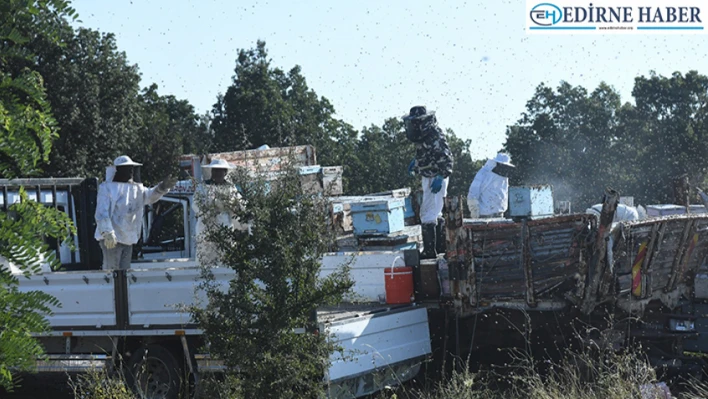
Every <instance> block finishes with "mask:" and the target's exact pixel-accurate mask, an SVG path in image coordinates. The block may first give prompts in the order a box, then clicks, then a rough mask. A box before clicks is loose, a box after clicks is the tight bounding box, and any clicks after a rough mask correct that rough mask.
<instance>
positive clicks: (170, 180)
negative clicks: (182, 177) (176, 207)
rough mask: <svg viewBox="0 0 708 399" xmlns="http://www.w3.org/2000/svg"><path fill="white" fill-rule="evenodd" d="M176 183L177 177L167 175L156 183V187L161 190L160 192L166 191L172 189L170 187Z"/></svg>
mask: <svg viewBox="0 0 708 399" xmlns="http://www.w3.org/2000/svg"><path fill="white" fill-rule="evenodd" d="M175 184H177V178H176V177H172V176H167V177H166V178H164V179H163V180H162V181H161V182H160V184H159V185H158V187H157V189H158V190H160V191H162V192H167V191H170V190H172V188H173V187H174V186H175Z"/></svg>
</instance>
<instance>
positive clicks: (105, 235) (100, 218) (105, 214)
mask: <svg viewBox="0 0 708 399" xmlns="http://www.w3.org/2000/svg"><path fill="white" fill-rule="evenodd" d="M117 166H141V164H139V163H135V162H133V161H132V160H131V159H130V158H129V157H128V156H125V155H123V156H120V157H118V158H116V160H115V161H114V167H113V168H110V167H109V168H108V169H107V171H106V181H105V182H103V183H101V184H100V185H99V186H98V196H97V201H96V213H95V218H96V233H95V234H94V238H95V239H96V240H98V241H99V244H100V245H101V249H102V251H103V269H114V268H118V269H129V268H130V259H131V256H132V252H133V245H134V244H136V243H137V242H138V240H139V239H140V232H141V229H142V225H143V223H142V222H143V214H144V209H145V205H150V204H153V203H155V202H157V201H159V200H160V198H162V196H163V195H165V194H167V192H168V191H169V190H170V188H171V187H170V185H169V183H167V184H163V183H162V182H161V183H160V184H159V185H157V186H155V187H153V188H146V187H145V186H143V185H142V183H135V182H132V181H130V182H125V183H119V182H114V181H113V179H112V177H113V173H114V171H115V169H114V168H115V167H117ZM172 184H173V183H172ZM107 240H108V241H110V242H109V243H108V242H105V241H107Z"/></svg>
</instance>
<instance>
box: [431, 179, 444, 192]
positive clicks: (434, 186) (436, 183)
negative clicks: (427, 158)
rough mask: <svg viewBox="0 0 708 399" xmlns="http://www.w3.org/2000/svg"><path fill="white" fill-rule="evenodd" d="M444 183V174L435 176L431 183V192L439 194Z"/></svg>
mask: <svg viewBox="0 0 708 399" xmlns="http://www.w3.org/2000/svg"><path fill="white" fill-rule="evenodd" d="M442 183H443V178H442V176H440V175H438V176H435V179H433V182H432V183H430V192H431V193H433V194H437V193H438V192H439V191H440V189H442Z"/></svg>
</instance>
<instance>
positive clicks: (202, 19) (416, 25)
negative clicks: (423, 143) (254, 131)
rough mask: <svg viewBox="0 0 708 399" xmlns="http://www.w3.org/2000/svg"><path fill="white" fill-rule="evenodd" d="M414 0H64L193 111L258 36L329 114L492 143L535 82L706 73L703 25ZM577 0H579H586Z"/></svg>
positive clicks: (588, 82)
mask: <svg viewBox="0 0 708 399" xmlns="http://www.w3.org/2000/svg"><path fill="white" fill-rule="evenodd" d="M438 3H439V4H438V5H433V2H430V1H425V2H424V1H415V0H402V1H399V0H395V1H394V0H385V1H375V0H359V1H356V2H354V1H347V2H344V1H332V0H327V1H324V0H312V1H295V0H293V1H287V0H280V1H274V0H267V1H266V0H261V1H251V0H199V1H197V0H150V1H148V0H132V1H131V0H112V1H108V0H101V1H98V0H74V2H73V6H74V8H76V10H77V11H78V13H79V18H80V19H81V21H82V24H81V25H82V26H85V27H89V28H94V29H98V30H100V31H103V32H113V33H115V34H116V37H117V42H118V46H119V48H120V49H121V50H123V51H125V52H126V53H127V55H128V59H129V61H130V62H131V63H137V64H138V65H139V67H140V71H141V72H142V78H143V82H142V84H143V85H144V86H147V85H149V84H150V83H152V82H156V83H157V84H158V85H159V86H160V92H161V94H173V95H175V96H176V97H178V98H184V99H187V100H189V101H190V102H191V103H192V104H193V105H194V106H195V108H196V109H197V111H198V112H200V113H203V112H205V111H207V110H209V109H211V106H212V105H213V104H214V102H215V99H216V96H217V94H218V93H220V92H221V93H223V92H225V90H226V88H227V87H228V86H229V84H230V82H231V77H232V76H233V69H234V65H235V59H236V56H237V51H238V49H240V48H246V49H247V48H252V47H254V46H255V44H256V41H257V40H258V39H262V40H265V41H266V44H267V49H268V51H269V54H270V56H271V58H272V60H273V65H275V66H278V67H280V68H283V69H285V70H288V69H290V68H291V67H293V66H294V65H300V66H301V67H302V70H303V74H304V76H305V77H306V78H307V82H308V85H309V86H310V87H311V88H312V89H314V90H315V91H316V92H317V94H319V95H320V96H324V97H326V98H328V99H329V100H330V101H331V102H332V104H333V105H334V107H335V109H336V110H337V117H339V118H341V119H343V120H345V121H347V122H348V123H350V124H352V125H354V127H355V128H357V129H360V128H361V127H363V126H369V125H371V124H377V125H381V124H382V123H383V121H384V120H385V119H386V118H388V117H397V116H401V115H403V114H404V113H407V111H408V109H409V108H410V107H411V106H412V105H418V104H423V105H427V106H428V109H432V110H435V111H436V113H437V116H438V122H439V124H440V126H441V127H443V128H452V129H453V130H454V131H455V132H456V133H457V135H458V136H461V137H463V138H469V139H471V140H472V146H471V148H470V150H471V152H472V156H473V157H474V158H482V157H488V156H492V155H493V154H494V153H495V152H496V151H497V150H499V149H500V148H501V146H502V144H503V142H504V140H505V129H506V126H507V125H510V124H513V123H514V122H515V121H516V120H517V119H518V118H519V117H520V114H521V112H523V111H524V107H525V104H526V101H528V100H529V99H530V98H531V96H532V94H533V92H534V89H535V87H536V86H537V85H538V84H540V83H542V82H544V83H546V84H548V85H551V86H553V87H556V86H557V85H558V83H559V82H560V81H561V80H566V81H568V82H570V83H571V84H573V85H582V86H584V87H586V88H587V89H588V90H592V89H594V88H595V87H597V85H598V84H599V83H600V82H601V81H603V80H604V81H605V82H607V83H608V84H610V85H612V86H614V87H615V88H616V89H618V90H619V91H620V93H621V94H622V99H623V101H631V100H632V99H631V91H632V85H633V82H634V78H635V77H636V76H638V75H648V74H649V71H650V70H655V71H656V72H657V73H659V74H662V75H670V74H671V73H673V72H674V71H681V72H682V73H686V72H688V71H689V70H691V69H696V70H698V71H699V72H701V73H705V74H708V56H707V55H708V54H706V53H708V41H706V36H704V35H695V36H691V35H674V34H671V35H669V34H664V35H647V36H628V35H625V36H622V35H616V36H595V35H592V36H588V35H577V34H576V35H572V34H569V35H564V36H528V35H527V34H526V32H525V31H524V24H525V2H523V1H520V0H516V1H504V0H502V1H499V0H497V1H488V0H487V1H466V2H463V1H459V2H453V1H450V2H442V1H441V2H438ZM585 3H586V2H579V4H582V5H585Z"/></svg>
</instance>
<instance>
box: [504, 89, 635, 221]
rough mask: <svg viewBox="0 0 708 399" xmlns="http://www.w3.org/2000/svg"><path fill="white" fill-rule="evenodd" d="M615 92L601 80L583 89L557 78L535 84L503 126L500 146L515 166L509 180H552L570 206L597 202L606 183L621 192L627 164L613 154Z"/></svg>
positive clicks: (616, 150)
mask: <svg viewBox="0 0 708 399" xmlns="http://www.w3.org/2000/svg"><path fill="white" fill-rule="evenodd" d="M621 114H622V113H621V103H620V97H619V94H617V92H616V91H615V90H614V89H613V88H611V87H610V86H608V85H606V84H604V83H602V84H600V86H599V87H598V88H597V89H596V90H595V91H593V92H592V93H588V92H587V91H586V90H585V89H584V88H583V87H580V86H575V87H574V86H571V85H570V84H568V83H567V82H561V84H560V86H559V87H558V88H557V90H555V91H554V90H553V89H551V88H549V87H547V86H545V85H543V84H541V85H539V86H538V87H537V89H536V93H535V94H534V96H533V98H532V99H531V100H529V102H528V103H527V105H526V112H524V113H523V114H522V117H521V119H520V120H519V121H518V122H517V123H516V124H515V125H513V126H510V127H509V128H508V129H507V140H506V142H505V144H504V147H505V150H506V151H508V152H509V154H510V155H511V158H512V161H513V162H514V163H515V164H516V165H517V168H516V173H515V175H514V176H513V178H512V183H513V184H552V185H553V187H554V192H555V196H556V198H558V199H564V200H570V201H571V202H572V204H573V207H574V209H576V210H584V209H585V207H587V206H589V205H592V204H595V203H597V202H598V201H599V199H600V196H601V195H602V193H603V192H604V188H605V187H606V186H612V187H614V188H615V189H618V190H619V191H620V192H626V189H627V188H628V186H627V181H628V180H629V179H628V178H627V174H628V171H629V169H628V168H627V165H626V164H625V161H626V160H620V159H618V158H617V156H618V154H620V153H622V149H623V142H622V141H621V140H619V139H618V134H619V133H618V132H619V128H618V126H619V125H620V120H619V116H618V115H621Z"/></svg>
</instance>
